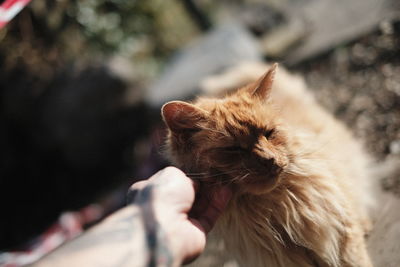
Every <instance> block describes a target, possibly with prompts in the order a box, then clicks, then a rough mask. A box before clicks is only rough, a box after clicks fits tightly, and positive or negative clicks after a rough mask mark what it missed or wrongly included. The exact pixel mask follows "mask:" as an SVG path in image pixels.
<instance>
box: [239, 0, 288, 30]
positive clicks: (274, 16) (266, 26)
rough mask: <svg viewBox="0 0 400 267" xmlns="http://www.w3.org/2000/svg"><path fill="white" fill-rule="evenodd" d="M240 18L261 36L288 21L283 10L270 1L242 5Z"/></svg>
mask: <svg viewBox="0 0 400 267" xmlns="http://www.w3.org/2000/svg"><path fill="white" fill-rule="evenodd" d="M237 13H238V15H239V19H240V20H241V21H243V23H244V24H245V25H246V26H247V27H248V28H249V29H250V30H251V31H252V32H253V33H254V34H255V35H256V36H261V35H264V34H266V33H268V32H269V31H271V30H272V29H273V28H276V27H278V26H280V25H281V24H282V23H286V20H287V18H286V17H285V16H284V15H283V13H282V12H281V11H279V10H278V9H276V8H275V7H274V6H272V5H269V4H268V3H251V4H247V5H245V6H241V7H240V12H239V11H238V12H237Z"/></svg>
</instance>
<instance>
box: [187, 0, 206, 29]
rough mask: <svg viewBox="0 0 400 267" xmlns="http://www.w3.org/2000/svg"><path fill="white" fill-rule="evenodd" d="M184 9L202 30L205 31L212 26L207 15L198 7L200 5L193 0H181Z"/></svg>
mask: <svg viewBox="0 0 400 267" xmlns="http://www.w3.org/2000/svg"><path fill="white" fill-rule="evenodd" d="M182 2H183V5H184V7H185V8H186V11H187V12H188V13H189V15H190V16H191V18H192V19H193V20H194V21H195V22H196V24H197V26H198V27H199V28H200V30H202V31H207V30H209V29H210V28H211V27H212V24H211V21H210V19H209V18H208V16H207V15H206V14H205V13H204V12H203V11H202V10H201V9H200V7H199V6H198V5H197V4H196V3H195V1H193V0H182Z"/></svg>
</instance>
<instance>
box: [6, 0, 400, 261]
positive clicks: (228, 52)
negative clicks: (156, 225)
mask: <svg viewBox="0 0 400 267" xmlns="http://www.w3.org/2000/svg"><path fill="white" fill-rule="evenodd" d="M1 2H3V3H4V2H5V1H0V3H1ZM259 61H266V62H271V61H277V62H279V63H280V64H281V65H283V66H284V67H286V68H288V69H290V70H291V71H293V72H296V73H298V74H300V75H302V76H303V77H304V78H305V79H306V81H307V83H308V84H309V86H310V88H311V89H312V90H313V91H314V92H315V94H316V96H317V98H318V100H320V102H321V103H322V104H323V105H324V106H325V107H326V108H327V109H329V110H330V111H332V112H333V113H334V114H335V116H337V117H338V118H340V119H341V120H343V121H345V123H346V124H347V125H349V126H350V127H351V129H352V130H353V132H354V133H355V135H356V136H357V137H358V138H361V139H362V140H363V141H364V142H365V143H366V144H367V145H366V147H367V149H368V152H369V153H370V154H371V155H372V156H373V157H374V159H375V160H376V162H377V165H379V166H380V167H382V166H384V167H382V168H383V169H384V170H383V169H380V170H381V173H382V175H381V176H380V180H379V187H381V188H382V189H383V190H384V191H385V192H387V194H389V195H390V196H391V197H392V196H393V198H394V199H395V200H393V201H394V202H393V203H396V205H397V204H398V202H396V201H398V196H400V169H399V168H397V166H398V164H397V163H393V162H400V161H396V160H400V2H399V1H396V0H351V1H349V0H280V1H278V0H265V1H262V0H235V1H227V0H224V1H222V0H221V1H211V0H170V1H163V0H146V1H138V0H136V1H135V0H130V1H128V0H109V1H106V0H57V1H50V0H32V1H31V2H30V3H29V5H28V6H27V7H26V8H25V9H23V10H22V11H21V12H20V13H19V14H18V15H17V16H16V17H15V18H14V19H13V20H11V21H10V22H9V23H8V24H7V25H6V26H5V27H4V28H2V29H0V190H1V192H0V251H3V253H0V264H1V263H5V262H10V261H12V260H14V261H16V259H17V258H18V257H20V258H21V257H22V258H23V260H20V262H23V263H27V262H29V261H31V260H32V259H35V257H36V258H37V257H40V256H41V255H42V254H43V253H45V252H47V251H48V250H50V249H52V248H54V247H56V246H57V245H59V244H61V243H62V242H64V241H65V240H68V239H70V238H72V237H73V236H75V235H76V234H78V233H79V232H80V231H82V230H84V229H86V228H87V227H89V226H91V225H93V224H94V223H96V222H97V221H98V220H100V219H101V218H103V217H104V216H105V215H107V214H109V213H110V212H112V211H114V210H115V209H117V208H120V207H121V206H123V205H124V204H125V192H126V190H127V188H128V186H129V185H130V184H132V183H133V182H135V181H137V180H140V179H144V178H147V177H149V176H150V175H151V174H153V173H154V172H155V171H157V170H158V169H160V168H162V167H163V166H165V165H166V164H167V163H166V162H165V161H164V160H163V157H162V155H161V154H162V153H161V151H162V143H163V138H164V130H163V124H162V122H161V118H160V115H159V114H160V112H159V109H160V107H161V105H162V104H163V103H165V102H166V101H168V100H171V99H190V98H192V97H193V96H195V95H198V94H201V93H204V92H206V91H207V83H206V81H207V78H208V77H210V76H212V75H215V74H219V73H223V72H224V71H225V70H226V69H228V68H230V67H233V66H236V65H240V64H241V63H245V62H259ZM389 202H390V201H389ZM393 205H395V204H393ZM396 207H398V206H396ZM396 216H397V217H395V218H394V219H392V221H396V220H397V221H399V220H400V218H399V216H400V214H398V215H396ZM397 229H398V228H397ZM396 231H397V232H396V233H397V234H399V232H400V229H398V230H396ZM376 236H377V237H376V238H382V235H381V234H377V235H376ZM399 236H400V235H399ZM49 237H53V239H52V240H53V241H52V242H50V243H51V244H47V247H48V249H42V251H41V252H37V251H36V252H37V253H36V254H35V255H32V253H30V254H29V255H28V256H27V254H26V253H25V254H24V253H23V252H24V251H27V250H30V251H31V252H32V251H35V248H38V247H40V248H43V246H42V245H43V244H44V243H46V242H49V241H48V240H49ZM54 237H57V238H58V239H57V238H54ZM54 240H57V241H54ZM397 248H398V249H400V248H399V247H398V246H397ZM380 253H381V254H382V253H383V252H380ZM387 253H390V252H387ZM383 254H384V253H383ZM392 254H394V252H393V253H392ZM385 255H386V254H385ZM24 257H25V258H24ZM382 258H385V259H387V258H388V257H386V256H385V257H382ZM389 258H390V257H389ZM383 262H384V259H383V260H382V262H380V263H381V264H383ZM385 264H386V263H385ZM387 264H389V265H386V266H395V265H390V262H389V263H387ZM204 266H212V265H204ZM215 266H219V265H215ZM380 266H383V265H380ZM396 266H398V265H396Z"/></svg>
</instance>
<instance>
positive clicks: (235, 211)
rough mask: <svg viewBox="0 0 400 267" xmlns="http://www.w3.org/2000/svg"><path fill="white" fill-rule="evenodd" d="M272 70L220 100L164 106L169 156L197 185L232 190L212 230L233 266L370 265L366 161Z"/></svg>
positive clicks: (336, 125)
mask: <svg viewBox="0 0 400 267" xmlns="http://www.w3.org/2000/svg"><path fill="white" fill-rule="evenodd" d="M276 70H277V65H276V64H274V65H273V66H272V67H271V68H270V69H269V70H268V71H267V73H266V74H265V75H263V76H262V77H261V78H260V79H259V80H258V81H256V82H253V83H251V84H249V85H247V86H244V87H242V88H240V89H239V90H237V91H235V92H232V93H229V94H227V95H226V96H224V97H213V98H198V99H197V100H196V101H195V102H193V103H187V102H182V101H172V102H169V103H167V104H165V105H164V106H163V107H162V116H163V118H164V121H165V123H166V125H167V127H168V129H169V133H168V138H167V148H168V156H169V158H170V159H171V160H172V162H173V163H174V164H176V165H177V166H178V167H180V168H181V169H183V170H184V171H185V172H187V173H188V174H191V175H192V176H193V178H197V179H200V181H202V183H204V184H207V185H209V186H213V185H215V184H230V185H231V186H232V188H233V191H234V196H233V198H232V200H231V202H230V204H229V207H228V208H227V210H226V211H224V213H223V215H222V216H221V218H220V219H219V221H218V223H217V225H216V227H215V228H216V229H215V230H216V231H217V232H218V234H219V235H220V236H221V237H222V238H223V240H224V242H225V246H226V248H227V251H228V252H229V253H231V254H232V255H234V257H235V258H236V259H237V261H238V262H239V263H240V265H241V266H246V267H247V266H249V267H257V266H282V267H290V266H362V267H367V266H372V264H371V261H370V259H369V256H368V254H367V250H366V243H365V240H364V236H365V234H366V232H367V230H368V228H369V219H368V214H367V205H366V204H367V203H368V199H369V197H370V195H369V190H368V184H369V183H368V178H369V177H368V176H369V174H368V172H367V164H368V157H367V156H366V154H365V153H364V152H363V150H362V147H361V145H360V144H359V143H358V142H357V141H356V140H355V139H354V138H353V137H352V135H351V133H350V132H349V130H348V129H346V127H345V126H344V125H343V124H341V123H340V122H339V121H337V120H336V119H335V118H334V117H333V116H332V115H330V114H329V113H327V112H326V111H325V110H324V109H323V108H321V107H320V106H319V105H318V104H317V103H316V101H315V100H314V98H313V96H312V95H311V94H310V93H309V92H308V91H307V90H306V88H305V86H304V84H303V83H302V82H301V80H299V79H298V78H295V77H292V76H291V75H290V74H288V73H286V72H285V71H284V70H280V71H279V72H277V71H276ZM275 76H276V78H275Z"/></svg>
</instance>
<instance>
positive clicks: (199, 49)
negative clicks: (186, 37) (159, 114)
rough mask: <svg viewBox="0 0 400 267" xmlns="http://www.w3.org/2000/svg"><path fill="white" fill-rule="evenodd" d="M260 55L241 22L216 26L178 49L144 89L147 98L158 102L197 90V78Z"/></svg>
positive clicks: (179, 97) (188, 94)
mask: <svg viewBox="0 0 400 267" xmlns="http://www.w3.org/2000/svg"><path fill="white" fill-rule="evenodd" d="M261 58H262V56H261V53H260V50H259V48H258V44H257V41H256V40H255V39H254V37H253V36H252V35H251V34H250V33H249V32H248V31H247V30H246V29H245V28H244V27H243V26H241V25H240V24H228V25H223V26H221V27H218V28H217V29H215V30H214V31H212V32H211V33H209V34H208V35H205V36H204V37H203V38H202V39H200V40H197V41H196V42H194V43H192V44H191V45H189V46H188V47H186V48H185V49H183V51H181V52H180V53H179V54H178V55H176V57H175V58H174V59H173V61H172V62H171V63H170V64H168V65H167V66H166V69H165V71H164V73H163V75H162V76H161V78H160V79H159V80H158V81H156V83H155V84H154V85H153V86H151V87H150V88H149V89H148V91H147V97H146V100H147V102H148V103H149V104H150V105H152V106H161V105H162V104H163V103H165V102H166V101H168V100H173V99H185V98H189V97H191V96H193V95H195V93H196V92H198V85H199V83H200V81H201V80H202V79H203V78H204V77H206V76H207V75H210V74H213V73H215V72H218V71H221V70H223V69H224V68H226V67H229V66H233V65H235V64H236V63H238V62H242V61H256V60H260V59H261Z"/></svg>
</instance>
